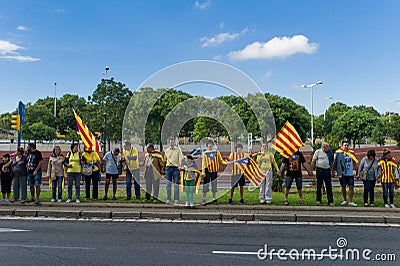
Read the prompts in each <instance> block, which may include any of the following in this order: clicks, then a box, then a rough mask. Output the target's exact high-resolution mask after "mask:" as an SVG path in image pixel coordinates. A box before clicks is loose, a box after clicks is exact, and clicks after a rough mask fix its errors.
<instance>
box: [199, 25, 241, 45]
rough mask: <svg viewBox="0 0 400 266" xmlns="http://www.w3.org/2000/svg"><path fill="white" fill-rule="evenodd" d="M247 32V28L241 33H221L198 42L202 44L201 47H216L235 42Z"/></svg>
mask: <svg viewBox="0 0 400 266" xmlns="http://www.w3.org/2000/svg"><path fill="white" fill-rule="evenodd" d="M247 31H248V30H247V28H245V29H243V30H242V31H241V32H233V33H229V32H223V33H220V34H217V35H215V36H212V37H202V38H200V42H201V43H202V46H203V47H210V46H217V45H220V44H222V43H224V42H231V41H233V40H236V39H238V38H239V37H240V36H242V35H243V34H245V33H246V32H247Z"/></svg>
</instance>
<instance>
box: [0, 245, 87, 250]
mask: <svg viewBox="0 0 400 266" xmlns="http://www.w3.org/2000/svg"><path fill="white" fill-rule="evenodd" d="M0 247H7V248H44V249H84V250H92V249H94V248H87V247H65V246H38V245H18V244H0Z"/></svg>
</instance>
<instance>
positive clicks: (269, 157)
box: [256, 143, 279, 204]
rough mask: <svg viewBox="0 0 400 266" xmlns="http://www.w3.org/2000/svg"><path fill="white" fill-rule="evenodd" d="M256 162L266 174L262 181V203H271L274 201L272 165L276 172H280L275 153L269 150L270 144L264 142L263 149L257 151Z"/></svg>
mask: <svg viewBox="0 0 400 266" xmlns="http://www.w3.org/2000/svg"><path fill="white" fill-rule="evenodd" d="M256 162H257V164H258V166H259V167H260V170H261V171H262V172H263V173H264V174H265V175H266V177H265V178H264V179H263V180H262V181H261V183H260V197H259V198H260V203H261V204H263V203H267V204H271V202H272V174H273V172H272V166H273V167H274V168H275V170H276V172H277V173H279V167H278V165H277V164H276V161H275V158H274V155H273V154H272V152H269V151H268V146H267V144H266V143H263V144H262V146H261V151H260V152H259V153H257V159H256Z"/></svg>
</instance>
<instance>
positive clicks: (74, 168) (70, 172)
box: [64, 143, 82, 203]
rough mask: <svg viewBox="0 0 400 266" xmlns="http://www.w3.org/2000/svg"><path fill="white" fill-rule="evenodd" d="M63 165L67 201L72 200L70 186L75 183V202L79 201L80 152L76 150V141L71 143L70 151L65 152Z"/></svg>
mask: <svg viewBox="0 0 400 266" xmlns="http://www.w3.org/2000/svg"><path fill="white" fill-rule="evenodd" d="M64 165H65V166H66V167H67V179H68V199H67V201H66V202H67V203H69V202H72V186H73V185H74V183H75V192H76V202H77V203H79V202H81V200H80V195H81V175H82V166H81V154H80V152H79V150H78V143H72V144H71V151H70V152H69V153H68V154H67V157H66V159H65V162H64Z"/></svg>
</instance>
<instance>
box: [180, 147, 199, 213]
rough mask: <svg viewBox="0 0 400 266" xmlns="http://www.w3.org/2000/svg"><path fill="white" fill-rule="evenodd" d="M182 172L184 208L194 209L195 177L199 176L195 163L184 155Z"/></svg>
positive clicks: (189, 156) (190, 157)
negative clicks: (184, 195)
mask: <svg viewBox="0 0 400 266" xmlns="http://www.w3.org/2000/svg"><path fill="white" fill-rule="evenodd" d="M183 170H184V185H185V189H186V204H185V207H194V203H193V194H194V186H195V180H196V177H197V176H198V175H199V170H197V165H196V162H195V161H194V159H193V157H192V156H191V155H186V157H185V162H184V163H183Z"/></svg>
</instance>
